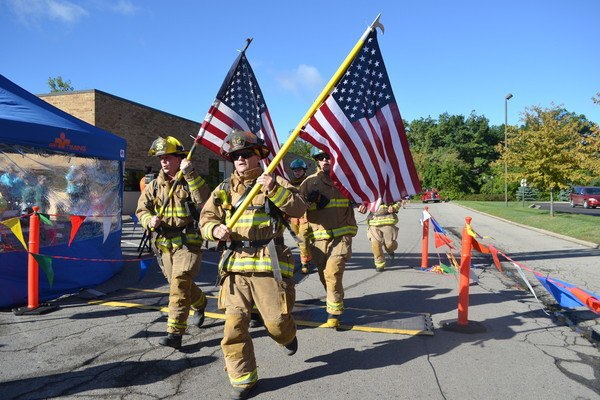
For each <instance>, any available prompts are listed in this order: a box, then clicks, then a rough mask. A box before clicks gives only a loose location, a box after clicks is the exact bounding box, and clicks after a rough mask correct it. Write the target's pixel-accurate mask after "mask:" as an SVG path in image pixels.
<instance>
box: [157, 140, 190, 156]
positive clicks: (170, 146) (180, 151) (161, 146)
mask: <svg viewBox="0 0 600 400" xmlns="http://www.w3.org/2000/svg"><path fill="white" fill-rule="evenodd" d="M167 154H173V155H184V154H185V149H184V148H183V145H182V144H181V142H180V141H179V140H177V139H176V138H174V137H173V136H167V137H166V138H163V137H159V138H158V139H156V140H155V141H154V142H152V145H151V146H150V150H148V155H149V156H164V155H167Z"/></svg>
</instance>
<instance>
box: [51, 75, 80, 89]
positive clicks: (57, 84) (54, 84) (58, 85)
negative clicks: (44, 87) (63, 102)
mask: <svg viewBox="0 0 600 400" xmlns="http://www.w3.org/2000/svg"><path fill="white" fill-rule="evenodd" d="M48 86H50V93H56V92H72V91H73V90H75V89H74V88H73V86H71V81H65V80H64V79H63V78H62V76H60V75H59V76H57V77H56V78H48Z"/></svg>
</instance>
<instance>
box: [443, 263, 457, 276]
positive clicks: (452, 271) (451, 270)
mask: <svg viewBox="0 0 600 400" xmlns="http://www.w3.org/2000/svg"><path fill="white" fill-rule="evenodd" d="M440 268H441V269H442V271H444V272H445V273H446V274H455V275H456V274H457V273H458V271H456V270H455V269H454V268H452V267H451V266H449V265H446V264H444V263H440Z"/></svg>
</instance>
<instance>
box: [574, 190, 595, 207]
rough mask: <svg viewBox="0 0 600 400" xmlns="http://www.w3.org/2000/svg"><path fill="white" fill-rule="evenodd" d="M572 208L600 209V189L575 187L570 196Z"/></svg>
mask: <svg viewBox="0 0 600 400" xmlns="http://www.w3.org/2000/svg"><path fill="white" fill-rule="evenodd" d="M569 197H570V199H571V207H575V206H583V208H590V207H591V208H596V207H600V187H595V186H575V187H573V190H572V191H571V194H570V195H569Z"/></svg>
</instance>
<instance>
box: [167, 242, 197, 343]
mask: <svg viewBox="0 0 600 400" xmlns="http://www.w3.org/2000/svg"><path fill="white" fill-rule="evenodd" d="M190 247H191V249H188V247H187V246H184V247H180V248H176V249H172V250H171V251H169V252H163V253H162V254H161V258H162V262H163V273H164V275H165V277H166V278H167V281H168V282H169V317H168V321H167V332H168V333H173V334H176V335H183V334H184V333H185V330H186V328H187V319H188V316H189V313H190V308H194V309H195V310H199V309H203V308H205V307H206V296H205V295H204V293H203V292H202V290H200V288H199V287H198V286H196V283H195V282H194V277H195V276H196V275H197V274H198V272H199V271H200V260H201V259H202V252H201V250H200V248H199V247H196V246H190Z"/></svg>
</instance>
